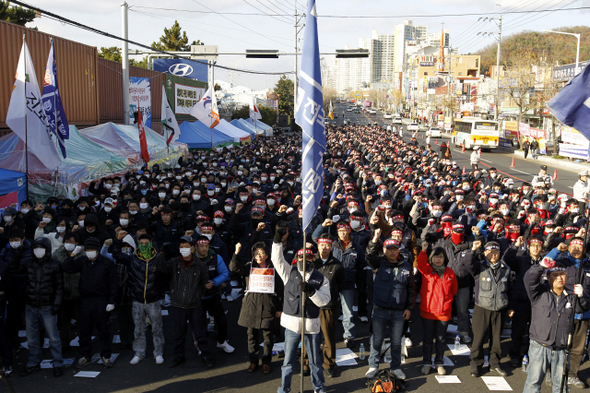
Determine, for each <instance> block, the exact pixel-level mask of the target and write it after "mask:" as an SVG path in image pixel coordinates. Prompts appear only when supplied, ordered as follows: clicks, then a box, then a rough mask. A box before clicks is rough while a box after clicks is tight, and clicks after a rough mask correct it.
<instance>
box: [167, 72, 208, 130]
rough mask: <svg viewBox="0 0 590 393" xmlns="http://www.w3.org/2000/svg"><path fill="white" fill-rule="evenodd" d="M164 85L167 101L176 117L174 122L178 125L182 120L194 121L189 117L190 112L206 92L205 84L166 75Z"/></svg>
mask: <svg viewBox="0 0 590 393" xmlns="http://www.w3.org/2000/svg"><path fill="white" fill-rule="evenodd" d="M165 85H166V95H167V97H168V101H169V102H170V106H171V107H172V110H173V111H174V114H176V115H177V117H176V120H178V122H179V123H180V122H182V121H183V120H192V119H194V117H193V116H191V115H190V111H191V109H192V107H193V106H195V104H196V103H197V102H198V101H199V100H200V99H201V97H202V96H203V94H205V91H207V84H206V83H204V82H199V81H195V80H192V79H187V78H181V77H178V76H174V75H166V82H165Z"/></svg>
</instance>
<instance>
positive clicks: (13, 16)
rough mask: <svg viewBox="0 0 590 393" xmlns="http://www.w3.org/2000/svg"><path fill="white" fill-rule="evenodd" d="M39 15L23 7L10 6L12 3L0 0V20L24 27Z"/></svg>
mask: <svg viewBox="0 0 590 393" xmlns="http://www.w3.org/2000/svg"><path fill="white" fill-rule="evenodd" d="M36 15H37V13H36V12H35V11H34V10H29V9H26V8H23V7H20V6H18V7H15V6H12V7H11V6H10V1H2V0H0V20H5V21H7V22H10V23H16V24H17V25H21V26H24V25H25V24H27V23H29V22H31V21H32V20H33V19H35V16H36Z"/></svg>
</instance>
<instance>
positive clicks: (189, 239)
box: [180, 236, 193, 245]
mask: <svg viewBox="0 0 590 393" xmlns="http://www.w3.org/2000/svg"><path fill="white" fill-rule="evenodd" d="M180 242H181V243H182V242H187V243H190V244H191V245H192V244H193V238H192V237H190V236H183V237H181V238H180Z"/></svg>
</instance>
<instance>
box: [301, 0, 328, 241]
mask: <svg viewBox="0 0 590 393" xmlns="http://www.w3.org/2000/svg"><path fill="white" fill-rule="evenodd" d="M324 116H325V114H324V95H323V92H322V75H321V72H320V51H319V45H318V26H317V13H316V8H315V0H309V1H308V6H307V15H306V18H305V33H304V36H303V52H302V55H301V70H300V71H299V88H298V90H297V103H296V105H295V121H296V122H297V124H299V126H301V129H302V139H303V155H302V161H303V165H302V173H301V178H302V179H303V189H302V194H303V230H304V231H305V230H306V229H307V227H308V226H309V223H310V222H311V220H312V219H313V216H314V215H315V214H316V211H317V208H318V206H319V204H320V201H321V200H322V196H323V192H324V179H323V177H322V176H323V155H324V152H325V151H326V135H325V125H324Z"/></svg>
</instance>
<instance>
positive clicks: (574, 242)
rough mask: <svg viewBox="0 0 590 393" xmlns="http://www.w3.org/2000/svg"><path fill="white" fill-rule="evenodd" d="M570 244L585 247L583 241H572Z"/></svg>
mask: <svg viewBox="0 0 590 393" xmlns="http://www.w3.org/2000/svg"><path fill="white" fill-rule="evenodd" d="M570 244H576V245H578V246H584V242H583V241H582V240H577V239H576V240H572V241H571V242H570Z"/></svg>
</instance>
